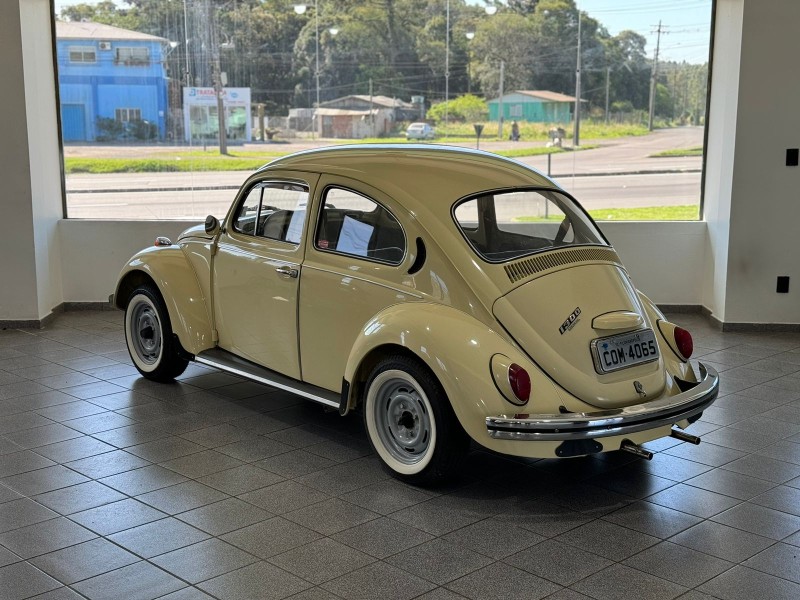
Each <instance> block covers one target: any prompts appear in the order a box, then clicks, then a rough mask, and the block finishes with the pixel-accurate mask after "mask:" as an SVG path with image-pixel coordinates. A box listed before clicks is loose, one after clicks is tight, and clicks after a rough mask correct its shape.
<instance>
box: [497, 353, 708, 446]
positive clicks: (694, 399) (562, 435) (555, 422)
mask: <svg viewBox="0 0 800 600" xmlns="http://www.w3.org/2000/svg"><path fill="white" fill-rule="evenodd" d="M697 366H698V370H699V371H700V381H699V383H697V385H694V386H693V387H691V389H688V390H686V391H683V392H681V393H679V394H677V395H675V396H669V397H666V398H661V399H659V400H653V401H652V402H645V403H644V404H636V405H634V406H626V407H625V408H615V409H609V410H599V411H597V412H590V413H564V414H557V415H552V414H524V415H513V416H509V415H499V416H496V417H486V429H487V430H488V432H489V436H491V437H492V438H495V439H502V440H529V441H548V442H554V441H561V440H579V439H594V438H602V437H609V436H616V435H626V434H631V433H636V432H637V431H645V430H648V429H654V428H656V427H661V426H664V425H673V424H675V423H677V422H679V421H682V420H684V419H690V418H692V417H694V416H696V415H699V414H700V413H701V412H703V411H704V410H705V409H706V408H708V407H709V406H710V405H711V404H712V403H713V402H714V400H715V399H716V398H717V394H718V393H719V374H718V373H717V372H716V370H714V369H713V368H712V367H710V366H707V365H704V364H702V363H697Z"/></svg>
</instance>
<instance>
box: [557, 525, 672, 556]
mask: <svg viewBox="0 0 800 600" xmlns="http://www.w3.org/2000/svg"><path fill="white" fill-rule="evenodd" d="M556 539H557V540H558V541H560V542H564V543H566V544H571V545H573V546H576V547H577V548H582V549H583V550H588V551H589V552H592V553H594V554H598V555H600V556H604V557H605V558H609V559H611V560H615V561H620V560H624V559H625V558H628V557H629V556H631V555H633V554H636V553H637V552H641V551H642V550H644V549H645V548H648V547H650V546H653V545H655V544H657V543H658V542H659V541H660V540H659V539H658V538H656V537H653V536H651V535H647V534H644V533H640V532H638V531H634V530H632V529H627V528H625V527H620V526H619V525H615V524H614V523H609V522H606V521H592V522H591V523H587V524H586V525H581V526H580V527H576V528H575V529H573V530H571V531H568V532H566V533H562V534H561V535H560V536H558V537H557V538H556ZM609 540H613V542H609Z"/></svg>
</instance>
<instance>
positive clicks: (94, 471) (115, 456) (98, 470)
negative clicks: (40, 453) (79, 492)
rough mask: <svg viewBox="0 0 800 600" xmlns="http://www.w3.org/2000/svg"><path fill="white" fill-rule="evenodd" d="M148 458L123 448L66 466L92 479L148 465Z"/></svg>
mask: <svg viewBox="0 0 800 600" xmlns="http://www.w3.org/2000/svg"><path fill="white" fill-rule="evenodd" d="M148 464H150V463H148V462H147V461H146V460H143V459H141V458H139V457H138V456H134V455H133V454H129V453H128V452H125V451H123V450H114V451H112V452H106V453H104V454H98V455H96V456H90V457H88V458H82V459H80V460H75V461H72V462H68V463H66V466H67V467H69V468H70V469H73V470H74V471H78V473H81V474H83V475H86V476H87V477H91V478H92V479H100V478H101V477H109V476H110V475H116V474H117V473H122V472H124V471H130V470H132V469H138V468H140V467H146V466H147V465H148Z"/></svg>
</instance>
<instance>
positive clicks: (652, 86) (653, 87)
mask: <svg viewBox="0 0 800 600" xmlns="http://www.w3.org/2000/svg"><path fill="white" fill-rule="evenodd" d="M660 46H661V21H660V20H659V22H658V35H657V36H656V54H655V58H653V68H652V69H651V70H650V115H649V117H648V119H647V128H648V129H649V130H650V131H653V115H654V114H655V111H656V78H657V77H658V50H659V48H660Z"/></svg>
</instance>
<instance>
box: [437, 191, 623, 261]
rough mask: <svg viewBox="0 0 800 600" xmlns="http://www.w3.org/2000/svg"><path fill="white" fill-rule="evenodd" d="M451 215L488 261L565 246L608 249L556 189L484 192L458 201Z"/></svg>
mask: <svg viewBox="0 0 800 600" xmlns="http://www.w3.org/2000/svg"><path fill="white" fill-rule="evenodd" d="M453 214H454V216H455V220H456V224H457V225H458V227H459V228H460V229H461V232H462V233H463V234H464V237H465V238H466V239H467V241H468V242H469V243H470V245H471V246H472V248H473V249H474V250H475V252H477V253H478V255H480V257H481V258H483V259H484V260H486V261H488V262H505V261H509V260H514V259H516V258H519V257H521V256H525V255H527V254H533V253H535V252H543V251H545V250H552V249H555V248H563V247H566V246H581V245H602V246H607V245H608V242H606V240H605V238H604V237H603V234H602V233H600V230H599V229H597V227H596V226H595V224H594V223H593V222H592V221H591V219H589V217H588V216H586V214H585V213H584V212H583V210H581V209H580V208H579V207H578V206H577V204H576V203H575V201H574V200H572V199H571V198H570V197H569V196H566V195H565V194H562V193H560V192H556V191H553V190H513V191H506V192H503V191H496V192H491V193H486V194H482V195H480V196H477V197H474V198H468V199H467V200H464V201H462V202H460V203H459V204H457V205H456V207H455V209H454V211H453Z"/></svg>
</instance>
